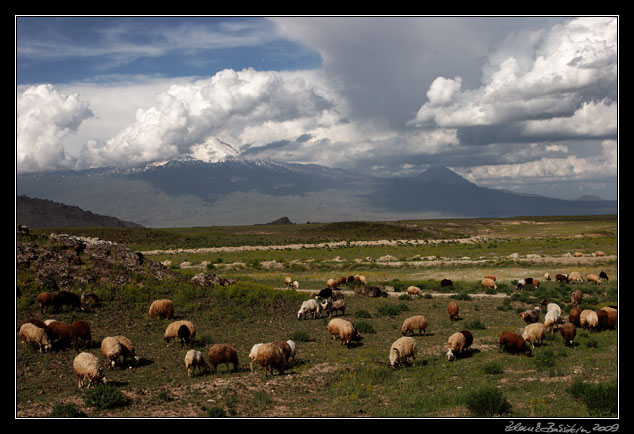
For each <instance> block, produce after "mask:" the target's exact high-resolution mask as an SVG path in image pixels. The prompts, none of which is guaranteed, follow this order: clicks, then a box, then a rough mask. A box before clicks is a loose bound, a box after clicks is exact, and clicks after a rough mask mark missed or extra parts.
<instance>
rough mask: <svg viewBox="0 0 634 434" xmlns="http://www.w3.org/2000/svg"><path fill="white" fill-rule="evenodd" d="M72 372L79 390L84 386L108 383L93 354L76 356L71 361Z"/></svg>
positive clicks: (84, 353)
mask: <svg viewBox="0 0 634 434" xmlns="http://www.w3.org/2000/svg"><path fill="white" fill-rule="evenodd" d="M73 370H74V371H75V375H76V376H77V379H78V383H77V387H78V388H80V389H81V388H83V387H84V386H85V385H88V387H91V386H92V385H94V384H97V383H104V384H107V382H108V380H107V379H106V377H105V376H104V373H103V369H102V367H101V364H100V363H99V359H98V358H97V357H96V356H95V355H94V354H91V353H87V352H82V353H79V354H77V356H76V357H75V359H74V360H73Z"/></svg>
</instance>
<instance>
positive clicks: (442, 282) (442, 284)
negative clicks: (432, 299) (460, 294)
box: [440, 279, 453, 288]
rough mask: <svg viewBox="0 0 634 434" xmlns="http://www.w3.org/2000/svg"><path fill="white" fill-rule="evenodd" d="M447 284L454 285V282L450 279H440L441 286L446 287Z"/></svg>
mask: <svg viewBox="0 0 634 434" xmlns="http://www.w3.org/2000/svg"><path fill="white" fill-rule="evenodd" d="M445 286H453V282H452V281H451V280H450V279H443V280H441V281H440V287H441V288H444V287H445Z"/></svg>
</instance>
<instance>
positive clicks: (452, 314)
mask: <svg viewBox="0 0 634 434" xmlns="http://www.w3.org/2000/svg"><path fill="white" fill-rule="evenodd" d="M447 312H449V319H450V320H451V321H455V320H457V319H458V303H456V302H455V301H452V302H451V303H449V306H447Z"/></svg>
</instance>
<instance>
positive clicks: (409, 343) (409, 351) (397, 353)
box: [389, 336, 416, 368]
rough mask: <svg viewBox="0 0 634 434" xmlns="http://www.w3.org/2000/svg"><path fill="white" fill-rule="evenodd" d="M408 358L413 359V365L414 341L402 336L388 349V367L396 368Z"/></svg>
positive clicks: (414, 357) (414, 356)
mask: <svg viewBox="0 0 634 434" xmlns="http://www.w3.org/2000/svg"><path fill="white" fill-rule="evenodd" d="M410 357H411V358H412V359H414V363H416V340H415V339H414V338H410V337H408V336H403V337H401V338H398V339H397V340H396V341H394V343H393V344H392V346H391V347H390V355H389V360H390V366H392V367H393V368H397V367H398V366H399V365H400V364H401V363H405V362H406V361H407V359H408V358H410Z"/></svg>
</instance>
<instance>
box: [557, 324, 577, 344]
mask: <svg viewBox="0 0 634 434" xmlns="http://www.w3.org/2000/svg"><path fill="white" fill-rule="evenodd" d="M559 333H561V337H562V338H564V345H566V346H568V345H570V346H571V347H574V344H573V343H572V341H573V339H574V338H575V335H576V334H577V327H576V326H575V325H574V324H573V323H570V322H567V323H565V324H563V325H562V326H561V328H560V329H559Z"/></svg>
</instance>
